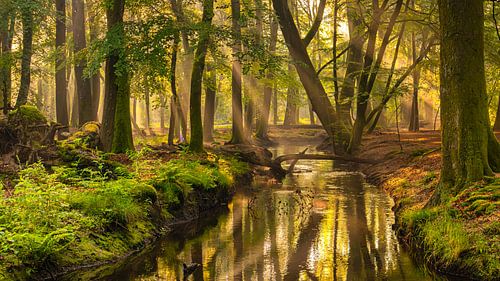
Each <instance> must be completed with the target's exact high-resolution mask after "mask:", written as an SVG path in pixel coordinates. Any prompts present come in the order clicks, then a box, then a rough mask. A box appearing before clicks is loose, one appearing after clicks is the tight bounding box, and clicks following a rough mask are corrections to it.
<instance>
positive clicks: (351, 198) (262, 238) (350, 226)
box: [105, 148, 432, 281]
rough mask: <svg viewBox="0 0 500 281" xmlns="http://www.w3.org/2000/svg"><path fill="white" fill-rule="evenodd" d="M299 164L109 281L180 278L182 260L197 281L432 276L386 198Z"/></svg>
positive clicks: (317, 164) (356, 181) (356, 180)
mask: <svg viewBox="0 0 500 281" xmlns="http://www.w3.org/2000/svg"><path fill="white" fill-rule="evenodd" d="M298 150H299V148H295V149H294V151H298ZM284 152H286V151H281V152H280V154H282V153H284ZM292 152H293V151H292ZM296 169H298V170H299V171H300V170H302V171H312V172H304V173H297V174H295V176H292V177H289V178H287V179H286V180H285V181H284V183H283V185H282V186H267V183H263V182H260V183H257V184H256V186H254V188H253V189H245V190H241V191H238V192H237V194H236V195H235V196H234V199H233V200H232V202H231V203H230V204H229V205H228V206H227V209H225V210H222V211H221V213H218V214H214V215H212V216H207V218H205V219H203V220H201V221H199V222H195V223H194V224H190V225H185V226H183V227H178V228H177V230H176V231H175V232H174V233H172V235H170V236H169V237H167V238H166V239H163V240H162V241H160V243H159V245H158V246H157V247H155V248H153V249H152V250H151V251H150V252H149V253H146V254H145V255H144V256H145V257H139V258H136V261H130V262H129V263H127V265H126V266H125V268H123V269H121V270H119V271H118V272H116V273H115V274H114V275H112V276H108V277H106V278H105V280H183V279H182V278H183V276H182V269H181V268H182V263H183V262H186V263H187V262H196V263H199V264H201V265H202V267H201V269H199V270H197V271H196V272H195V273H194V274H193V275H191V276H189V278H188V279H187V280H195V281H200V280H205V281H206V280H241V281H244V280H266V281H267V280H279V281H281V280H339V281H340V280H419V281H420V280H432V279H431V278H430V277H428V276H426V275H425V274H424V273H423V272H422V271H421V270H419V269H418V268H417V267H416V266H415V265H414V264H413V263H412V261H411V259H410V258H409V257H408V255H407V254H406V253H405V252H404V251H403V250H402V249H401V247H400V245H399V244H398V241H397V239H396V238H395V236H394V234H393V231H392V229H391V225H392V223H393V221H394V217H393V214H392V212H391V209H390V208H391V201H390V199H389V198H388V196H387V195H385V194H384V193H383V192H381V191H380V190H378V189H377V188H374V187H371V186H369V185H367V184H365V183H364V181H363V178H362V176H361V175H359V174H357V173H350V172H345V171H342V170H337V169H335V168H333V167H332V162H331V161H314V162H308V161H303V162H299V164H297V166H296ZM198 224H201V225H198Z"/></svg>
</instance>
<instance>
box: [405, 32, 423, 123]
mask: <svg viewBox="0 0 500 281" xmlns="http://www.w3.org/2000/svg"><path fill="white" fill-rule="evenodd" d="M411 47H412V59H413V62H414V63H415V61H416V60H417V44H416V42H415V32H413V33H412V35H411ZM419 84H420V67H417V68H415V70H414V71H413V96H412V103H411V113H410V125H409V127H408V131H410V132H418V131H419V130H420V115H419V113H418V87H419Z"/></svg>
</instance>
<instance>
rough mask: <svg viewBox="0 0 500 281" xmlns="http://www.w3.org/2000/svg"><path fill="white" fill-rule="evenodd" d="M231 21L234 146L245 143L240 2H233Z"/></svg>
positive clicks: (232, 137)
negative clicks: (240, 56)
mask: <svg viewBox="0 0 500 281" xmlns="http://www.w3.org/2000/svg"><path fill="white" fill-rule="evenodd" d="M231 20H232V33H233V37H234V42H233V46H232V51H233V64H232V68H231V100H232V115H233V119H232V134H231V141H230V143H232V144H239V143H245V142H246V138H245V133H244V131H243V102H242V97H241V83H242V82H241V81H242V77H241V76H242V75H243V73H242V69H241V63H240V62H239V59H238V54H239V53H240V52H241V42H240V41H239V40H240V37H241V27H240V23H239V21H240V0H231Z"/></svg>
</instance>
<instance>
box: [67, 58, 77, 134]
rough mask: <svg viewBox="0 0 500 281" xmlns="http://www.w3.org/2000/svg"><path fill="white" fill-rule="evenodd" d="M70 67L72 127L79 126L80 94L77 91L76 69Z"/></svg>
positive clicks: (69, 84) (69, 86)
mask: <svg viewBox="0 0 500 281" xmlns="http://www.w3.org/2000/svg"><path fill="white" fill-rule="evenodd" d="M68 69H70V70H69V71H70V74H69V79H68V91H69V92H70V93H71V118H70V125H71V126H72V127H78V94H77V93H76V87H75V82H74V81H75V71H74V68H73V69H71V67H68Z"/></svg>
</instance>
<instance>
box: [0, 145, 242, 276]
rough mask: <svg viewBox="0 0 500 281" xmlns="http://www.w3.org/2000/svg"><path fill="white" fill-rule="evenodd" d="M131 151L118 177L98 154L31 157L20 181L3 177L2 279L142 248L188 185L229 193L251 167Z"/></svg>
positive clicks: (196, 189)
mask: <svg viewBox="0 0 500 281" xmlns="http://www.w3.org/2000/svg"><path fill="white" fill-rule="evenodd" d="M112 158H113V156H112V155H98V157H97V158H96V159H98V160H99V159H101V160H103V161H102V163H110V162H108V159H112ZM128 158H129V159H130V160H129V162H128V163H126V164H121V165H117V166H114V167H113V168H112V172H113V173H112V175H113V176H112V177H110V176H109V168H110V167H107V168H106V167H103V166H102V163H101V164H100V163H99V161H97V160H96V162H97V163H95V165H90V166H88V167H86V168H82V167H81V165H80V163H75V162H70V163H68V164H67V165H64V166H57V167H52V168H50V169H48V168H47V167H44V166H43V165H42V164H33V165H30V166H27V167H26V168H25V169H23V170H22V171H21V172H20V173H19V178H18V180H17V183H16V185H15V187H14V189H11V190H6V188H5V187H3V184H0V195H2V198H1V199H0V280H18V279H21V280H22V279H29V278H30V276H34V275H39V274H49V275H50V273H49V272H58V271H60V270H61V268H70V267H74V266H81V265H86V264H96V263H100V262H103V261H109V260H114V259H116V258H118V257H121V256H124V255H126V254H128V253H130V252H132V251H133V250H136V249H141V248H142V247H143V246H144V243H145V242H146V241H148V240H150V239H152V238H154V236H155V235H157V234H158V233H159V232H160V231H161V229H162V228H163V226H164V225H165V223H166V222H168V221H169V220H170V219H172V215H171V214H173V212H174V211H175V210H178V209H181V208H182V207H183V206H182V205H183V202H184V200H185V198H187V197H188V196H189V194H190V193H193V192H201V191H204V192H211V191H212V190H213V191H217V192H219V191H221V190H222V191H224V192H226V193H227V192H229V188H230V187H231V186H232V185H234V184H235V183H236V179H237V177H238V176H240V175H243V174H245V173H248V171H249V168H248V166H247V165H246V164H243V163H241V162H238V161H237V160H234V159H231V158H219V157H216V156H214V155H210V154H209V155H208V157H196V156H192V155H188V154H181V155H176V157H175V159H170V160H164V159H160V158H155V157H152V156H151V154H150V153H149V152H147V151H146V152H144V151H143V152H137V153H133V154H131V155H129V157H128ZM73 160H75V159H73ZM116 170H119V172H117V171H116Z"/></svg>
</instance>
